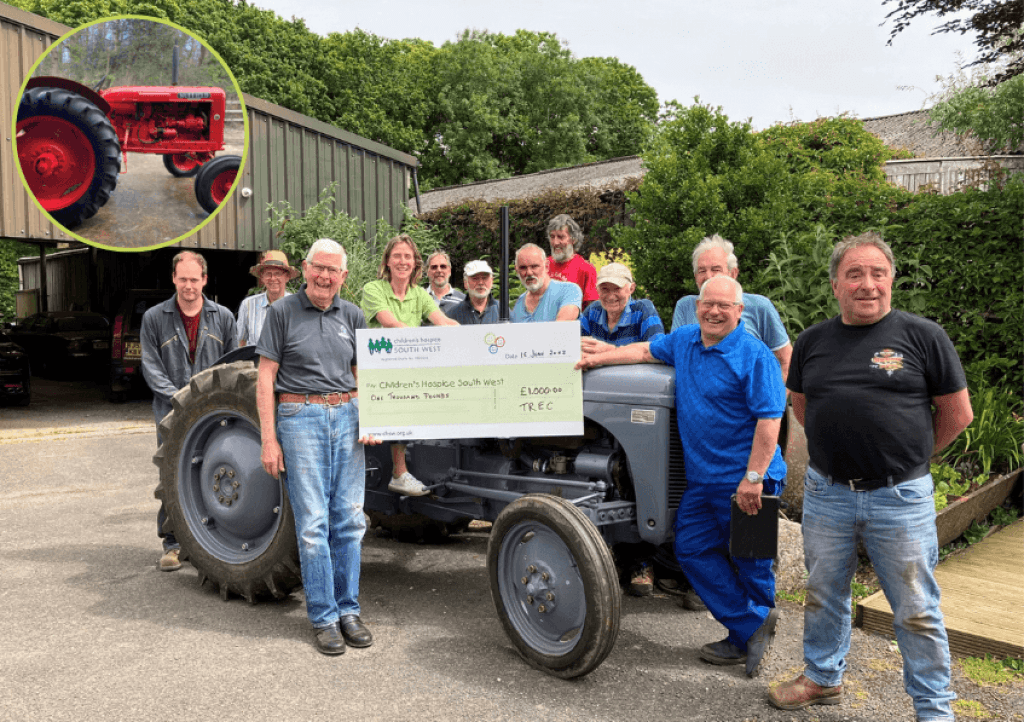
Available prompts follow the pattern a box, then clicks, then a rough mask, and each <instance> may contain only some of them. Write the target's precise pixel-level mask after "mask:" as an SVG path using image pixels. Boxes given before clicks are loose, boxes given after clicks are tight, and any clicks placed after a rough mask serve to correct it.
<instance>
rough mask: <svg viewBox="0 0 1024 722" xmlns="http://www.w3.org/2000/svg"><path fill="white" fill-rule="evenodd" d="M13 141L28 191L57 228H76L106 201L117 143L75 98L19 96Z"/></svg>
mask: <svg viewBox="0 0 1024 722" xmlns="http://www.w3.org/2000/svg"><path fill="white" fill-rule="evenodd" d="M17 141H18V160H19V162H20V164H21V169H22V172H23V173H24V174H25V179H26V181H27V182H28V186H29V189H31V191H32V193H33V195H35V197H36V199H37V200H38V201H39V203H40V204H41V205H42V206H43V208H44V209H45V210H46V211H47V212H48V213H49V214H50V215H51V216H53V218H54V220H56V221H57V222H58V223H60V224H61V225H62V226H64V227H66V228H73V227H75V226H77V225H79V224H80V223H81V222H82V221H84V220H85V219H87V218H91V217H92V216H94V215H96V211H98V210H99V209H100V208H101V207H103V205H104V204H105V203H106V202H107V201H108V200H110V194H111V193H113V192H114V188H115V187H116V186H117V176H118V173H119V172H120V171H121V143H120V141H118V138H117V134H116V133H115V132H114V126H113V124H111V122H110V119H109V118H107V116H106V115H105V114H104V113H103V111H101V110H100V109H99V108H97V107H96V105H95V104H93V103H92V102H90V101H88V100H86V99H85V98H83V97H82V96H81V95H79V94H78V93H74V92H72V91H70V90H64V89H62V88H30V89H29V90H27V91H25V94H24V95H23V96H21V104H20V105H19V106H18V120H17Z"/></svg>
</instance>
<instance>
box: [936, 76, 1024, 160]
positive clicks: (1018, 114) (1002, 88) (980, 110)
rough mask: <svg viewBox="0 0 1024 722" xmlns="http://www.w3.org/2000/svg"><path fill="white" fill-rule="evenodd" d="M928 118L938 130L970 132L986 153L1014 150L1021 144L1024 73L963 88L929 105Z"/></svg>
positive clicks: (1022, 143)
mask: <svg viewBox="0 0 1024 722" xmlns="http://www.w3.org/2000/svg"><path fill="white" fill-rule="evenodd" d="M930 118H931V121H932V124H933V125H937V126H938V127H939V129H940V130H949V131H953V132H955V133H957V134H958V135H967V134H970V135H972V136H973V137H975V138H977V139H978V140H979V141H981V142H982V143H983V144H984V146H985V149H986V150H987V151H988V152H989V153H999V152H1001V151H1002V152H1011V153H1012V152H1016V151H1018V150H1020V149H1021V148H1022V147H1024V75H1017V76H1014V77H1012V78H1010V79H1009V80H1005V81H1003V82H1002V83H999V84H998V85H996V86H995V87H985V86H977V85H975V86H968V87H966V88H962V89H960V90H958V91H957V92H955V93H953V94H952V95H951V96H950V97H949V98H947V99H946V100H944V101H942V102H940V103H939V104H937V105H936V106H935V107H934V108H932V110H931V113H930Z"/></svg>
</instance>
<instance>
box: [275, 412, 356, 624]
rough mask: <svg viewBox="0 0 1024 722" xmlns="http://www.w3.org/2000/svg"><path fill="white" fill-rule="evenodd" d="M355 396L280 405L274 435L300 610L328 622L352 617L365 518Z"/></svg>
mask: <svg viewBox="0 0 1024 722" xmlns="http://www.w3.org/2000/svg"><path fill="white" fill-rule="evenodd" d="M358 428H359V401H358V400H356V399H353V400H352V401H350V402H349V403H347V404H341V405H338V406H327V405H326V404H279V405H278V407H277V438H278V440H279V441H280V443H281V449H282V450H283V451H284V466H285V470H286V471H285V474H284V479H285V486H286V487H287V489H288V499H289V500H290V502H291V505H292V513H293V514H294V516H295V535H296V537H297V539H298V544H299V561H300V562H301V565H302V585H303V587H305V590H306V614H307V615H308V616H309V621H310V622H312V624H313V626H314V627H317V628H321V627H327V626H330V625H331V624H334V623H335V622H337V621H338V620H339V619H340V618H341V617H342V616H343V615H345V614H359V565H360V560H361V559H360V557H361V552H362V549H361V545H362V540H363V534H364V533H365V532H366V517H365V516H363V495H364V490H365V485H366V478H365V464H364V461H363V447H362V446H361V445H360V444H359V443H358V442H357V441H356V434H357V431H358Z"/></svg>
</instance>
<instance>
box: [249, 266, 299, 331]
mask: <svg viewBox="0 0 1024 722" xmlns="http://www.w3.org/2000/svg"><path fill="white" fill-rule="evenodd" d="M249 273H251V274H252V275H254V276H256V278H258V279H260V284H259V285H261V286H263V287H264V288H266V289H267V290H266V291H264V292H263V293H257V294H256V295H254V296H248V297H246V298H245V299H243V300H242V305H240V306H239V307H238V324H237V326H238V345H239V346H255V345H256V342H257V341H259V340H260V333H261V332H262V331H263V322H264V321H265V320H266V318H267V309H268V308H270V304H272V303H273V302H274V301H277V300H278V299H281V298H284V297H285V296H290V295H291V292H290V291H288V289H287V288H286V284H287V283H288V281H291V280H292V279H293V278H296V277H297V276H298V275H299V269H297V268H292V267H291V266H289V265H288V256H286V255H284V253H282V252H281V251H267V252H266V253H264V254H263V259H262V260H261V261H260V262H259V263H257V264H256V265H255V266H253V267H252V268H250V269H249Z"/></svg>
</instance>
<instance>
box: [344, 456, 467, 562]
mask: <svg viewBox="0 0 1024 722" xmlns="http://www.w3.org/2000/svg"><path fill="white" fill-rule="evenodd" d="M364 453H365V455H366V486H367V488H370V489H378V490H380V491H384V490H385V489H386V488H387V485H388V480H389V479H390V478H391V473H392V469H393V466H392V463H391V445H390V444H381V445H379V446H367V447H365V449H364ZM366 515H367V516H368V517H369V518H370V528H371V529H376V528H378V527H380V528H381V529H383V530H384V531H386V532H388V533H389V534H391V536H393V537H394V538H395V539H397V540H398V541H401V542H409V543H421V544H423V543H427V544H436V543H438V542H441V541H444V540H445V539H447V538H448V537H450V536H451V535H452V534H458V533H459V532H462V531H465V530H466V528H467V527H468V526H469V522H470V521H471V519H469V518H466V519H463V520H460V521H457V522H443V521H438V520H437V519H431V518H430V517H429V516H426V515H425V514H385V513H384V512H381V511H371V510H367V511H366Z"/></svg>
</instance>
